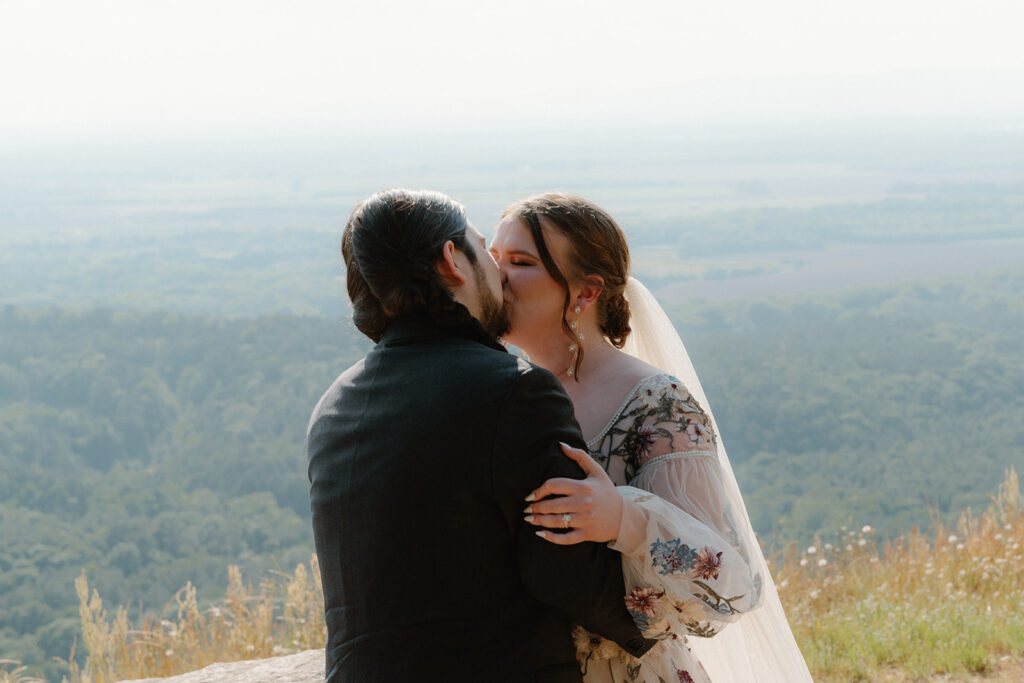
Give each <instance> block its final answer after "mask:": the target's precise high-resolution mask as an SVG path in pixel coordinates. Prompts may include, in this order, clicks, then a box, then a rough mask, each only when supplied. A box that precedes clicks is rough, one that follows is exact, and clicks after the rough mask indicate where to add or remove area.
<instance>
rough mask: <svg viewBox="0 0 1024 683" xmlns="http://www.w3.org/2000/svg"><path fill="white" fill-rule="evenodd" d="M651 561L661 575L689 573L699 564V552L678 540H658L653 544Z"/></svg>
mask: <svg viewBox="0 0 1024 683" xmlns="http://www.w3.org/2000/svg"><path fill="white" fill-rule="evenodd" d="M651 559H652V560H653V565H654V567H656V568H657V569H658V572H659V573H660V574H661V575H663V576H664V575H667V574H676V573H679V572H685V571H689V570H690V569H692V568H693V565H694V564H695V563H696V562H697V551H696V550H694V549H693V548H691V547H690V546H688V545H686V544H685V543H683V542H682V541H680V540H679V539H678V538H673V539H671V540H669V541H662V540H661V539H658V540H657V541H655V542H654V543H652V544H651Z"/></svg>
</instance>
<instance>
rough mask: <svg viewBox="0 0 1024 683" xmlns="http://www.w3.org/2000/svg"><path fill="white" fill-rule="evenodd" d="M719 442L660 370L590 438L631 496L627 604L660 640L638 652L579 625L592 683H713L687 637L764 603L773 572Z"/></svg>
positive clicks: (626, 512)
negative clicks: (745, 521) (743, 513)
mask: <svg viewBox="0 0 1024 683" xmlns="http://www.w3.org/2000/svg"><path fill="white" fill-rule="evenodd" d="M716 440H717V436H716V435H715V433H714V431H713V425H712V422H711V420H710V419H709V417H708V416H707V414H706V413H705V412H704V410H703V409H702V408H701V406H700V405H699V404H698V403H697V401H696V400H695V399H694V397H693V396H692V395H691V394H690V392H689V391H688V390H687V389H686V387H685V386H683V385H682V384H681V383H680V382H679V380H677V379H675V378H674V377H672V376H671V375H667V374H658V375H652V376H650V377H647V378H645V379H643V380H641V381H640V382H639V383H638V384H637V385H636V386H635V387H634V389H633V391H632V392H630V394H629V395H628V396H627V397H626V398H625V400H624V401H623V403H622V406H621V407H620V409H619V410H618V411H617V412H616V413H615V415H613V416H612V418H611V420H609V422H608V424H607V426H606V427H605V428H604V429H603V430H602V431H601V432H600V433H599V434H598V435H597V436H596V437H594V439H593V440H591V441H590V442H589V443H588V444H587V450H588V451H590V454H591V456H592V457H593V458H594V459H595V460H597V462H599V463H601V465H602V466H603V467H604V468H605V469H606V470H607V472H608V474H609V476H610V477H611V478H612V481H614V482H615V483H616V484H619V485H620V488H619V491H620V492H621V493H622V494H623V497H624V499H625V505H624V506H623V520H622V525H621V527H620V533H619V537H618V539H616V541H615V542H614V543H612V544H610V546H611V547H612V548H613V549H615V550H617V551H619V552H620V553H622V556H623V575H624V577H625V581H626V591H627V595H626V597H625V600H626V606H627V608H628V609H629V611H630V614H631V615H632V616H633V619H634V620H635V621H636V623H637V625H638V626H639V627H640V629H641V631H643V633H644V635H645V636H647V637H649V638H655V639H658V640H659V641H660V642H659V643H658V644H657V645H655V647H654V648H653V649H651V650H650V651H649V652H648V653H647V654H646V655H644V657H643V658H642V659H634V658H632V657H630V656H629V655H627V654H626V653H625V652H623V651H622V650H621V649H619V648H618V647H617V646H616V645H615V644H614V643H611V642H609V641H606V640H604V639H602V638H600V637H599V636H596V635H593V634H590V633H587V632H586V631H584V630H583V629H582V628H580V627H577V629H576V631H575V632H574V634H573V635H574V639H575V642H576V649H577V658H578V659H579V662H580V666H581V668H582V669H583V671H584V680H585V681H586V683H611V682H615V683H622V682H627V681H628V682H630V683H632V682H634V681H636V682H645V683H646V682H650V683H677V682H679V683H709V681H710V679H709V677H708V675H707V673H706V671H705V670H704V668H703V667H702V666H701V664H700V662H699V661H698V659H697V657H696V655H695V654H694V653H693V652H691V650H690V648H689V647H688V645H687V642H688V639H689V638H693V637H700V638H708V637H713V636H714V635H715V634H716V633H717V632H718V631H720V630H721V629H722V628H724V627H726V626H727V625H728V624H729V622H732V621H735V620H736V619H738V618H740V617H741V616H742V615H743V614H744V613H746V612H747V611H749V610H751V609H753V608H755V607H757V606H758V604H759V603H760V601H761V592H762V587H763V581H764V579H765V577H762V576H761V574H760V573H757V572H756V571H754V570H753V569H752V567H754V566H756V565H755V564H754V563H753V562H751V558H752V557H755V553H760V549H759V548H750V547H746V546H745V545H744V544H743V542H742V541H741V539H742V538H744V536H743V535H742V534H740V533H739V532H738V528H739V521H738V520H739V518H738V516H737V510H735V508H734V505H735V502H734V501H733V500H732V499H730V497H729V496H728V495H727V494H726V492H725V489H724V487H723V482H722V471H721V466H720V464H719V460H718V456H717V454H716ZM625 484H628V486H621V485H625ZM652 493H653V494H655V495H651V494H652ZM739 504H740V505H742V502H740V503H739ZM769 580H770V577H769Z"/></svg>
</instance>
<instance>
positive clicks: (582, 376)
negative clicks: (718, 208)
mask: <svg viewBox="0 0 1024 683" xmlns="http://www.w3.org/2000/svg"><path fill="white" fill-rule="evenodd" d="M341 251H342V255H343V257H344V261H345V268H346V277H347V287H348V294H349V297H350V299H351V302H352V319H353V322H354V323H355V326H356V327H357V328H358V329H359V330H360V331H361V332H362V333H363V334H365V335H366V336H368V337H369V338H370V339H372V340H373V341H374V342H375V344H376V345H375V346H374V347H373V349H372V350H371V351H370V352H369V353H368V354H367V355H366V357H365V358H363V359H362V360H360V361H359V362H358V363H356V364H355V365H353V366H352V367H351V368H349V369H348V370H346V371H345V372H343V373H342V374H341V375H340V376H339V377H338V379H337V380H336V381H335V382H334V384H333V385H332V386H331V387H330V388H329V389H328V390H327V392H326V393H325V394H324V396H323V397H322V398H321V399H320V401H319V403H318V404H317V406H316V408H315V409H314V411H313V415H312V417H311V418H310V423H309V429H308V456H309V457H308V465H309V469H308V475H309V480H310V483H311V488H310V504H311V508H312V513H313V531H314V536H315V541H316V551H317V556H318V559H319V563H320V569H321V579H322V585H323V591H324V603H325V604H324V611H325V616H326V622H327V644H326V673H325V680H326V681H328V682H329V683H341V682H345V683H348V682H359V683H365V682H380V683H403V682H410V683H412V682H418V683H422V682H430V681H437V682H439V683H440V682H442V681H443V682H445V683H456V682H465V683H468V682H471V681H472V682H477V681H479V682H489V683H490V682H494V683H499V682H501V683H527V682H529V683H555V682H557V683H562V682H565V683H568V682H570V681H571V682H574V683H579V682H580V681H585V682H586V683H609V682H612V681H614V682H615V683H620V682H621V683H625V682H630V683H632V682H635V681H644V682H650V683H659V682H660V683H676V682H677V681H678V682H681V683H691V682H692V683H709V682H710V683H732V682H735V683H739V682H748V681H749V682H751V683H753V682H755V681H757V682H759V683H760V682H765V681H768V682H778V683H794V682H801V681H810V680H811V678H810V675H809V673H808V671H807V667H806V665H805V664H804V661H803V658H802V656H801V654H800V651H799V649H798V648H797V646H796V643H795V641H794V639H793V635H792V633H791V631H790V628H789V625H788V623H787V621H786V617H785V614H784V613H783V611H782V606H781V604H780V602H779V598H778V595H777V592H776V590H775V586H774V584H773V582H772V580H771V576H770V574H769V572H768V567H767V565H766V563H765V559H764V555H763V554H762V551H761V548H760V546H759V544H758V542H757V539H756V537H755V535H754V532H753V529H752V528H751V525H750V521H749V519H748V516H747V512H746V509H745V507H744V504H743V500H742V498H741V496H740V492H739V488H738V487H737V484H736V479H735V477H734V476H733V472H732V469H731V467H730V465H729V461H728V458H727V457H726V454H725V450H724V449H723V447H722V443H721V440H720V438H719V435H718V431H717V428H716V425H715V422H714V419H713V417H712V414H711V411H710V409H709V407H708V403H707V400H706V398H705V396H704V392H703V390H702V389H701V386H700V382H699V381H698V379H697V375H696V373H695V371H694V369H693V366H692V364H691V362H690V359H689V356H688V355H687V353H686V350H685V348H684V346H683V344H682V342H681V341H680V339H679V336H678V334H676V332H675V330H674V329H673V327H672V324H671V323H670V322H669V320H668V318H667V316H666V315H665V313H664V312H663V311H662V309H661V308H660V306H659V305H658V303H657V301H656V300H655V299H654V297H653V296H652V295H651V294H650V292H648V291H647V290H646V289H645V288H644V287H643V285H641V284H640V283H639V282H637V281H636V280H635V279H634V278H631V277H630V276H629V262H630V259H629V249H628V247H627V245H626V239H625V236H624V235H623V232H622V230H621V229H620V228H619V226H618V225H617V223H616V222H615V221H614V220H613V219H612V217H611V216H610V215H608V213H606V212H605V211H604V210H602V209H601V208H600V207H598V206H596V205H595V204H593V203H592V202H589V201H587V200H585V199H582V198H580V197H576V196H572V195H567V194H562V193H545V194H540V195H536V196H533V197H530V198H528V199H524V200H522V201H519V202H516V203H514V204H512V205H511V206H509V207H508V208H506V209H505V211H504V212H503V213H502V217H501V222H500V223H499V224H498V226H497V229H496V231H495V235H494V239H493V241H492V242H491V244H490V245H489V246H488V245H487V244H486V242H485V239H484V237H483V236H482V235H481V234H480V232H478V231H477V229H476V228H475V227H473V225H472V224H471V223H470V222H469V220H468V219H467V217H466V212H465V209H464V208H463V207H462V206H461V205H460V204H458V203H457V202H456V201H454V200H453V199H451V198H450V197H447V196H446V195H443V194H441V193H438V192H431V191H409V190H401V189H394V190H387V191H384V192H380V193H377V194H375V195H373V196H371V197H368V198H367V199H365V200H364V201H363V202H361V203H360V204H359V205H358V206H357V207H356V208H355V210H354V211H353V212H352V214H351V216H350V217H349V220H348V222H347V224H346V226H345V229H344V232H343V235H342V240H341ZM503 341H504V342H508V343H511V344H512V345H514V346H516V347H518V348H519V349H522V350H523V351H524V352H525V354H526V356H527V358H528V359H529V360H526V359H525V358H522V357H519V356H517V355H513V354H511V353H508V352H507V351H506V349H505V347H504V345H503Z"/></svg>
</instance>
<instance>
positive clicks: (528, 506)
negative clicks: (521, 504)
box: [523, 505, 533, 515]
mask: <svg viewBox="0 0 1024 683" xmlns="http://www.w3.org/2000/svg"><path fill="white" fill-rule="evenodd" d="M531 512H533V506H532V505H527V506H526V509H525V510H523V514H524V515H528V514H530V513H531Z"/></svg>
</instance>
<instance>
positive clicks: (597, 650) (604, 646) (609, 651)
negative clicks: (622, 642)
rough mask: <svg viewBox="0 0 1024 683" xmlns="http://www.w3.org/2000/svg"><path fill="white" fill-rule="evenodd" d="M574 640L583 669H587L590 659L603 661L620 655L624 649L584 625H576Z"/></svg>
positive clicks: (577, 658)
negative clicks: (591, 631) (588, 629)
mask: <svg viewBox="0 0 1024 683" xmlns="http://www.w3.org/2000/svg"><path fill="white" fill-rule="evenodd" d="M572 641H573V644H574V645H575V646H576V661H577V662H579V664H580V668H581V669H586V666H587V662H588V661H589V660H593V661H602V660H605V659H612V658H614V657H620V656H621V653H622V650H621V649H620V648H619V646H618V645H616V644H615V643H613V642H612V641H610V640H605V639H604V638H602V637H601V636H599V635H597V634H594V633H590V632H589V631H587V630H586V629H585V628H583V627H582V626H576V627H575V628H574V629H573V630H572Z"/></svg>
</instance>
